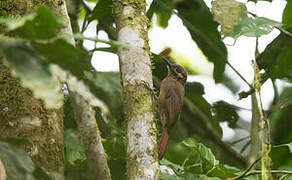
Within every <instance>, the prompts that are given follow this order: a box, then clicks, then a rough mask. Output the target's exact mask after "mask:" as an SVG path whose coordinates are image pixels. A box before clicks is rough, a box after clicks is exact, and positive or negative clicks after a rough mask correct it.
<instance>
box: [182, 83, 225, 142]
mask: <svg viewBox="0 0 292 180" xmlns="http://www.w3.org/2000/svg"><path fill="white" fill-rule="evenodd" d="M203 94H204V87H203V85H201V84H200V83H197V82H192V83H187V84H186V86H185V99H186V100H185V104H186V106H185V107H184V108H183V112H182V117H183V119H186V120H188V121H190V122H191V124H195V126H196V129H197V130H198V131H202V129H206V128H208V130H209V131H212V132H213V135H216V136H218V138H221V137H222V129H221V127H220V124H219V121H217V120H215V119H214V118H213V116H212V112H211V109H212V106H211V105H210V104H209V103H208V101H206V99H205V98H204V97H203ZM197 133H199V134H201V136H202V134H205V136H204V137H208V136H210V134H209V133H208V131H206V130H204V131H202V132H197Z"/></svg>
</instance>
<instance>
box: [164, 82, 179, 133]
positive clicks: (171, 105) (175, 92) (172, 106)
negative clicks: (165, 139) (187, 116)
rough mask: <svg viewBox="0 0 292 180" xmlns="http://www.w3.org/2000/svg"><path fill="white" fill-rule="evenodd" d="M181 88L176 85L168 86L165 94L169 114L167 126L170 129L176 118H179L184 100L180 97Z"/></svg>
mask: <svg viewBox="0 0 292 180" xmlns="http://www.w3.org/2000/svg"><path fill="white" fill-rule="evenodd" d="M180 96H181V95H180V92H179V89H178V88H177V87H176V86H172V87H170V88H167V91H166V95H165V105H166V110H167V115H168V121H167V125H166V126H167V128H168V129H169V130H170V129H171V127H172V126H173V125H174V124H175V122H176V120H177V119H178V118H179V115H180V111H181V107H182V100H181V97H180Z"/></svg>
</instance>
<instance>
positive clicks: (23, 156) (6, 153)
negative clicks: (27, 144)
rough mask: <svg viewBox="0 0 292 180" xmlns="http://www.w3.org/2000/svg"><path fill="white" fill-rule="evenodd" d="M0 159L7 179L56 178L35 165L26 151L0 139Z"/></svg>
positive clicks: (47, 179)
mask: <svg viewBox="0 0 292 180" xmlns="http://www.w3.org/2000/svg"><path fill="white" fill-rule="evenodd" d="M0 160H1V161H2V163H3V165H4V167H5V171H6V174H7V179H30V180H34V179H36V180H37V179H44V180H53V179H55V180H58V179H57V178H53V177H50V176H49V175H48V174H47V173H46V172H44V171H43V170H42V169H40V168H38V167H36V166H35V164H34V163H33V161H32V160H31V158H30V156H29V155H28V154H27V153H26V152H24V151H23V150H21V149H19V148H17V147H15V146H13V145H10V144H8V143H5V142H1V141H0Z"/></svg>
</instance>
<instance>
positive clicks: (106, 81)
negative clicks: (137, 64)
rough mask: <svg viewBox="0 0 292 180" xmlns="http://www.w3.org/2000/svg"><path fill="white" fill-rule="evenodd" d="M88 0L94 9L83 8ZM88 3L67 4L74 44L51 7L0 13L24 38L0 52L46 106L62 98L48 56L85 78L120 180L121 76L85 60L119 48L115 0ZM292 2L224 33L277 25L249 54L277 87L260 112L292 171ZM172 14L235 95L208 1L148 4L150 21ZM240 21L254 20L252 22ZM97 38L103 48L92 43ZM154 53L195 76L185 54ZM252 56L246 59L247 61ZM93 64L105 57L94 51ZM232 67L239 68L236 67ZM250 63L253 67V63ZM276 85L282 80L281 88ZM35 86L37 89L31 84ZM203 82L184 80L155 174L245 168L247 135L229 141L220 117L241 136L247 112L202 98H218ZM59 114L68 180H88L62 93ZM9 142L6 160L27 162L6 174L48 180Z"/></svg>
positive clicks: (184, 175)
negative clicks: (271, 16)
mask: <svg viewBox="0 0 292 180" xmlns="http://www.w3.org/2000/svg"><path fill="white" fill-rule="evenodd" d="M88 2H91V3H94V7H93V8H90V6H88V4H87V3H88ZM88 2H87V1H82V2H81V1H77V0H76V1H75V0H72V1H68V4H69V8H68V9H69V13H70V17H71V21H72V25H73V29H74V33H75V36H74V37H75V39H76V40H77V46H76V47H73V46H72V45H70V44H69V43H67V42H66V41H65V40H64V37H63V36H58V35H57V33H56V31H57V28H58V27H60V26H64V24H63V23H62V20H61V19H60V18H57V17H55V16H54V15H53V14H52V12H51V11H50V10H48V9H47V8H44V7H43V8H40V9H38V11H37V12H35V13H34V14H32V15H28V16H24V17H22V18H21V19H15V18H11V19H7V18H6V19H4V18H1V19H0V22H1V23H2V24H5V25H6V26H7V28H8V30H9V31H10V32H11V34H13V33H18V34H21V37H19V38H7V37H3V36H1V37H0V50H1V52H2V53H3V55H4V56H5V57H6V58H7V60H8V64H9V65H10V67H11V68H12V69H13V70H14V71H15V75H16V76H17V77H19V78H20V79H21V81H22V84H23V86H25V87H27V88H30V89H31V90H32V91H33V92H34V95H35V96H36V97H38V98H41V99H43V100H44V102H46V103H47V105H48V106H50V105H51V106H59V105H60V103H62V102H61V101H62V100H60V99H61V98H60V97H59V96H56V95H55V94H56V89H55V87H56V82H55V80H56V79H55V77H54V73H52V70H51V66H50V65H51V64H52V63H54V64H57V65H58V66H59V67H61V68H62V69H64V70H66V71H68V72H70V73H71V74H73V75H74V76H75V77H77V78H78V80H81V81H82V82H83V83H85V84H86V85H87V86H88V87H89V89H90V91H91V93H93V94H94V95H95V97H97V98H98V99H99V100H101V101H103V102H104V104H105V105H106V106H107V107H108V110H109V111H106V110H105V109H104V108H102V107H100V106H99V107H98V106H97V107H95V110H96V119H97V121H98V124H99V128H100V130H101V133H102V137H103V138H104V141H103V145H104V148H105V150H106V153H107V157H108V163H109V166H110V170H111V174H112V178H113V179H125V177H126V176H125V173H126V139H125V127H126V126H125V122H124V121H123V113H122V99H121V85H120V77H119V73H118V72H96V71H92V69H93V68H92V66H91V61H90V60H91V58H92V57H93V53H94V52H95V51H105V52H110V53H116V51H117V47H118V46H120V44H119V43H118V42H116V41H115V40H116V35H115V33H114V27H115V26H114V24H113V18H112V9H111V8H112V1H111V0H100V1H95V0H88ZM253 2H256V1H253ZM291 7H292V3H291V1H287V4H286V7H285V9H284V12H283V19H282V23H279V22H274V21H271V20H265V19H264V20H262V21H257V20H258V19H257V18H254V19H251V18H250V19H247V20H246V21H241V22H240V21H239V23H237V25H236V28H235V29H234V31H233V32H232V33H233V34H231V35H230V36H232V37H234V38H235V39H236V38H237V37H239V36H241V35H246V36H251V37H260V36H262V35H264V34H267V33H269V32H271V30H272V29H273V28H279V29H280V30H281V32H280V35H279V36H277V37H276V38H275V39H274V40H273V41H272V42H271V43H270V44H269V45H268V46H267V47H266V48H265V49H264V50H263V51H262V52H261V53H259V54H256V61H257V63H258V64H259V67H260V68H261V69H263V70H264V71H263V72H264V73H263V77H264V79H269V81H272V82H273V85H274V86H273V93H274V94H273V100H272V103H271V104H269V105H268V106H267V107H266V109H267V110H268V111H267V112H266V113H267V116H268V118H269V119H270V122H271V138H272V139H271V144H272V145H277V147H273V148H272V151H271V153H270V155H271V158H272V162H273V163H272V169H285V170H292V156H291V154H292V147H291V146H292V145H291V142H292V131H291V129H292V121H291V112H292V88H291V80H292V76H291V75H292V61H291V59H292V49H291V48H292V39H291V27H292V10H291ZM213 13H214V11H213ZM173 14H175V15H176V16H177V17H178V18H180V19H181V20H182V23H183V24H184V26H185V27H186V29H187V30H188V31H189V33H190V35H191V37H192V39H193V40H194V41H195V42H196V44H197V46H198V47H199V48H200V50H201V51H202V53H203V54H204V56H205V58H206V59H207V60H208V61H210V62H212V63H213V64H214V71H213V74H212V76H211V77H212V78H213V80H214V81H215V82H216V83H219V84H221V85H222V86H224V88H225V89H226V90H227V91H230V92H232V93H233V97H234V99H236V98H237V97H238V94H239V93H240V92H242V91H246V90H248V87H246V85H245V86H244V85H242V84H244V82H243V81H242V82H240V83H239V82H234V80H233V77H234V76H233V75H230V74H229V73H226V71H225V72H224V70H225V67H227V66H228V62H227V59H228V53H227V48H226V44H224V43H223V42H222V35H220V33H219V32H218V23H217V22H215V21H214V20H213V18H214V17H213V14H212V12H211V9H209V7H207V6H206V4H205V2H204V1H202V0H197V1H195V0H183V1H178V2H177V1H174V0H171V1H169V0H167V1H166V0H161V1H153V2H152V3H151V4H150V7H149V9H148V10H147V17H148V18H149V19H150V20H154V18H153V16H154V15H155V16H156V18H157V24H158V25H159V26H161V27H163V28H166V27H167V26H168V21H169V19H170V17H171V16H172V15H173ZM73 17H75V18H73ZM76 17H77V18H76ZM250 17H251V16H250ZM94 22H95V23H94ZM96 22H97V23H96ZM236 22H237V21H236ZM90 23H92V24H96V28H95V29H96V32H95V37H92V38H89V37H85V36H84V34H85V35H86V29H87V28H88V27H89V25H90ZM247 24H251V25H253V26H251V27H249V26H248V25H247ZM79 26H80V27H79ZM151 26H153V24H151V22H149V28H151ZM242 27H249V29H248V28H247V29H244V30H243V29H242ZM283 30H285V31H287V32H288V33H289V32H290V35H287V33H285V32H284V31H283ZM104 32H105V33H106V34H107V35H108V37H109V40H107V41H101V40H100V39H98V38H96V37H98V34H99V33H104ZM174 36H175V35H174ZM85 41H91V42H93V43H94V47H93V48H92V49H87V48H85V47H83V43H84V42H85ZM100 44H102V45H103V46H98V45H100ZM52 52H53V53H52ZM161 54H162V55H164V56H166V57H168V58H169V59H170V60H172V61H174V62H177V63H180V64H183V65H184V66H185V67H186V69H187V71H188V73H189V75H199V74H200V73H201V72H200V71H199V70H198V69H196V68H194V67H192V66H191V65H190V64H191V63H190V62H189V61H188V59H187V58H186V57H184V56H183V55H182V54H178V53H176V52H173V51H170V53H169V52H168V53H167V51H164V54H163V52H162V53H161ZM60 59H62V61H60ZM250 60H251V59H246V61H250ZM98 61H104V60H103V59H102V57H99V59H98ZM152 63H153V77H154V82H155V88H156V90H157V91H158V89H159V88H158V87H159V81H160V80H161V79H163V77H164V76H165V75H166V67H165V65H164V64H163V62H162V60H161V57H160V56H159V55H158V53H157V54H154V53H153V55H152ZM197 66H198V67H199V66H200V65H197ZM235 68H236V69H240V68H241V67H240V66H239V67H235ZM250 68H251V69H252V67H250ZM275 82H284V83H275ZM250 83H251V82H250ZM279 84H284V85H281V86H280V87H278V85H279ZM36 85H37V86H39V87H41V88H35V87H36ZM204 89H205V87H204V85H203V84H202V83H199V82H197V81H195V82H189V83H187V85H186V97H185V103H184V107H183V112H182V114H181V119H180V121H179V122H178V123H177V124H176V127H175V131H172V133H171V138H170V139H171V140H170V142H169V145H168V148H167V152H166V154H165V158H164V159H163V160H162V161H161V162H160V163H161V164H162V165H165V166H167V167H169V168H170V169H168V172H167V173H162V175H161V178H162V179H195V178H200V179H226V178H230V177H234V176H236V175H239V174H240V173H242V171H243V170H244V169H245V166H246V161H245V160H244V158H243V157H244V156H246V154H248V150H249V142H250V141H249V139H250V138H249V137H248V136H247V137H238V136H235V138H236V139H232V140H229V141H223V140H222V135H223V132H222V131H223V130H224V129H222V126H220V123H221V124H222V123H223V122H224V123H226V124H228V127H229V128H232V129H235V130H237V132H238V130H242V131H245V133H246V134H247V133H248V132H249V128H248V127H249V126H250V121H249V119H243V118H248V117H247V116H242V115H241V114H239V112H241V113H242V108H241V107H238V106H237V105H233V104H230V103H228V102H226V101H225V98H224V97H219V99H220V100H218V101H216V102H210V101H209V100H208V99H207V98H206V96H217V95H216V94H205V90H204ZM51 94H53V95H51ZM48 95H51V96H48ZM66 95H67V94H66V93H65V96H66ZM270 96H272V95H270ZM248 109H249V110H244V111H245V113H250V109H251V107H249V108H248ZM64 111H65V124H64V125H65V126H64V127H65V134H64V138H65V143H66V147H65V148H66V149H65V150H66V169H65V175H66V179H87V178H89V176H88V167H87V160H86V156H85V153H84V148H83V145H82V142H81V141H80V138H79V134H78V130H77V127H76V123H75V120H74V115H73V110H72V107H71V102H70V100H69V98H65V103H64ZM242 124H245V125H242ZM157 126H158V127H159V126H160V124H159V122H157ZM241 138H244V139H242V140H241V141H240V143H241V145H240V146H238V145H237V144H238V142H239V141H238V142H235V141H236V140H238V139H241ZM5 141H7V142H9V143H10V144H11V143H12V144H17V143H15V142H18V141H15V140H5ZM232 141H233V143H232ZM284 144H287V145H284ZM6 146H7V147H9V148H2V149H0V151H1V153H2V154H5V155H6V156H7V157H9V158H8V159H11V162H12V161H14V158H15V157H13V158H12V155H14V154H17V156H16V158H18V157H19V159H18V160H19V166H20V167H22V168H24V166H23V164H22V162H24V163H26V164H29V165H28V167H30V168H25V169H26V170H25V171H24V172H23V171H18V170H17V169H16V170H13V169H12V168H13V167H14V166H11V169H10V172H17V173H19V174H18V175H19V176H21V175H23V173H27V174H29V176H31V177H32V178H33V177H34V178H35V177H37V176H42V177H47V178H53V179H54V178H56V177H57V176H55V175H46V173H45V172H43V171H42V170H41V169H39V168H38V167H35V165H34V164H33V163H32V162H31V160H30V159H29V158H28V157H27V156H26V155H24V154H23V152H19V150H18V149H15V150H14V149H13V147H10V146H11V145H8V144H3V145H1V147H6ZM232 148H235V149H237V151H233V150H232ZM8 149H11V151H12V153H11V152H8ZM9 151H10V150H9ZM242 154H243V155H242ZM24 157H25V158H24ZM28 162H29V163H28ZM163 172H164V171H163ZM17 173H16V174H17ZM275 177H276V176H275ZM36 179H37V178H36ZM246 179H258V177H257V176H250V177H248V178H246Z"/></svg>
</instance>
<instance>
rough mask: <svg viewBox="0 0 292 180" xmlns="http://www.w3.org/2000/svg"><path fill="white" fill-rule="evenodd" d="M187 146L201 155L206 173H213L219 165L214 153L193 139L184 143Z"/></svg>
mask: <svg viewBox="0 0 292 180" xmlns="http://www.w3.org/2000/svg"><path fill="white" fill-rule="evenodd" d="M182 143H183V144H184V145H185V146H187V147H190V148H191V149H192V150H193V151H195V152H196V153H198V154H199V156H200V158H201V160H202V162H203V170H204V173H208V172H209V171H212V170H213V169H214V168H215V167H216V166H217V165H218V164H219V161H217V160H216V158H215V156H214V154H213V153H212V151H211V150H210V149H209V148H207V147H206V146H204V145H203V144H202V143H198V142H196V140H194V139H193V138H188V139H186V140H184V141H183V142H182Z"/></svg>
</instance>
